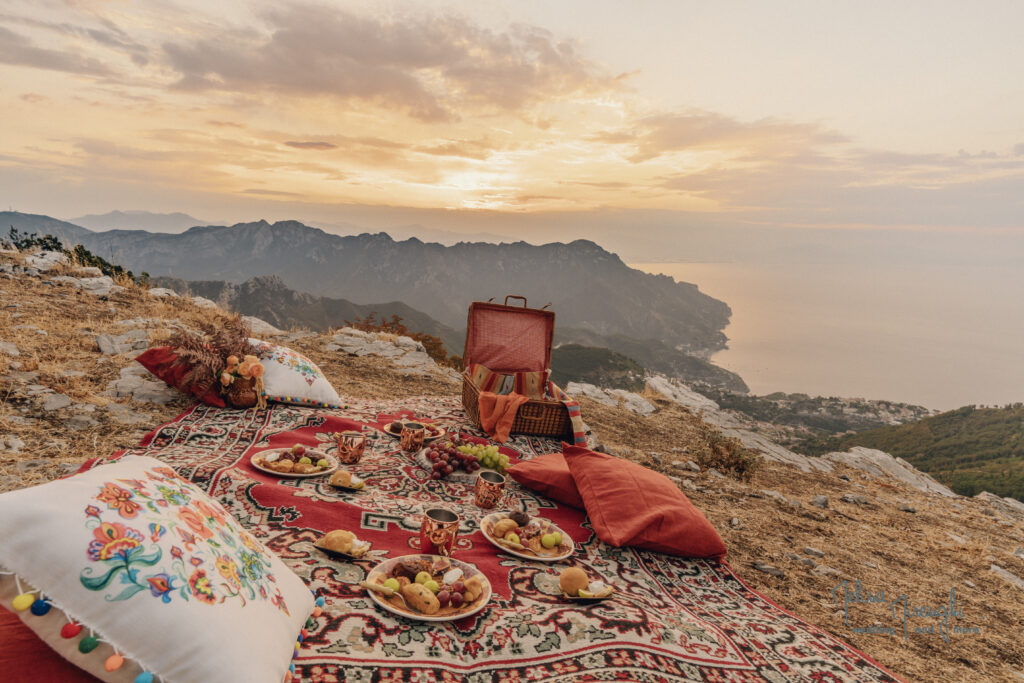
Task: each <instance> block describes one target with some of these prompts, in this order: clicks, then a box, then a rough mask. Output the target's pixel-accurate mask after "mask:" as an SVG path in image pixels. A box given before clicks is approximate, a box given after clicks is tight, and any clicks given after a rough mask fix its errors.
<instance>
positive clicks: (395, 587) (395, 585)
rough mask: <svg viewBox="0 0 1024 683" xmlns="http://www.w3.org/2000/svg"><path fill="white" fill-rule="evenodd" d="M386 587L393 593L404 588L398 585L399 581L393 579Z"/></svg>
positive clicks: (389, 580) (387, 582) (388, 581)
mask: <svg viewBox="0 0 1024 683" xmlns="http://www.w3.org/2000/svg"><path fill="white" fill-rule="evenodd" d="M384 587H385V588H390V589H391V590H393V591H397V590H398V589H399V588H401V587H402V584H400V583H398V579H394V578H391V579H388V580H387V581H385V582H384Z"/></svg>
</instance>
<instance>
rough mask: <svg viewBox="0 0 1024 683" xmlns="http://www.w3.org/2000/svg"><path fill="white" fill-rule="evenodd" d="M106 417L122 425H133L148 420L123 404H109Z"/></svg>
mask: <svg viewBox="0 0 1024 683" xmlns="http://www.w3.org/2000/svg"><path fill="white" fill-rule="evenodd" d="M107 417H109V418H110V419H111V420H113V421H114V422H117V423H119V424H123V425H135V424H142V423H143V422H148V421H149V418H147V417H146V416H145V415H140V414H139V413H137V412H135V411H134V410H132V409H131V408H129V407H128V406H126V405H124V404H123V403H111V404H110V405H108V406H107Z"/></svg>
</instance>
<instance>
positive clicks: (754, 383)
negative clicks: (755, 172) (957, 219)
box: [630, 263, 1024, 410]
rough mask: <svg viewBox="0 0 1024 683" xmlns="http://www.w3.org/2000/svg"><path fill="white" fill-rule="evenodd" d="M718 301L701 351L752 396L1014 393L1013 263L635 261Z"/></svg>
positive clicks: (999, 399) (1016, 396)
mask: <svg viewBox="0 0 1024 683" xmlns="http://www.w3.org/2000/svg"><path fill="white" fill-rule="evenodd" d="M630 265H631V266H632V267H634V268H637V269H639V270H643V271H646V272H650V273H661V274H664V275H668V276H671V277H673V278H675V279H676V280H678V281H681V282H691V283H694V284H696V285H697V286H698V287H699V288H700V290H701V291H702V292H704V293H706V294H709V295H710V296H713V297H715V298H716V299H721V300H722V301H724V302H726V303H727V304H729V306H730V308H731V309H732V318H731V320H730V322H729V325H728V327H726V329H725V334H726V335H727V336H728V337H729V343H728V348H727V349H726V350H724V351H721V352H718V353H716V354H715V355H714V356H713V357H712V358H711V360H712V362H713V363H715V364H716V365H718V366H720V367H723V368H726V369H728V370H732V371H733V372H736V373H738V374H739V375H740V376H741V377H742V378H743V379H744V381H745V382H746V383H747V385H748V386H749V387H750V389H751V391H752V392H753V393H754V394H757V395H763V394H768V393H772V392H776V391H783V392H787V393H797V392H799V393H806V394H810V395H812V396H840V397H860V398H868V399H886V400H891V401H900V402H905V403H913V404H917V405H923V406H925V407H928V408H933V409H937V410H949V409H952V408H956V407H960V406H964V405H979V406H981V405H1005V404H1007V403H1016V402H1020V401H1024V268H1019V267H1013V266H1012V265H999V266H985V267H982V266H973V265H943V266H935V265H932V266H929V265H913V266H907V265H893V264H880V265H864V264H839V265H836V264H830V265H807V264H803V265H764V264H750V263H634V264H630Z"/></svg>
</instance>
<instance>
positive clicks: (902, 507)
mask: <svg viewBox="0 0 1024 683" xmlns="http://www.w3.org/2000/svg"><path fill="white" fill-rule="evenodd" d="M900 512H909V513H911V514H913V513H916V512H917V508H916V507H914V506H913V505H906V504H904V505H900Z"/></svg>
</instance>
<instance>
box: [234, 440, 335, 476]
mask: <svg viewBox="0 0 1024 683" xmlns="http://www.w3.org/2000/svg"><path fill="white" fill-rule="evenodd" d="M249 462H251V463H252V466H253V467H255V468H256V469H258V470H259V471H261V472H266V473H267V474H273V475H275V476H278V477H295V478H301V477H319V476H321V475H324V474H329V473H331V472H333V471H334V470H336V469H338V459H337V458H335V457H334V456H333V455H328V454H327V453H324V452H323V451H320V450H317V449H315V448H306V447H304V446H303V447H301V448H300V447H298V444H297V445H296V446H292V447H291V448H271V449H268V450H265V451H260V452H259V453H255V454H253V456H252V458H250V459H249Z"/></svg>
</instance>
